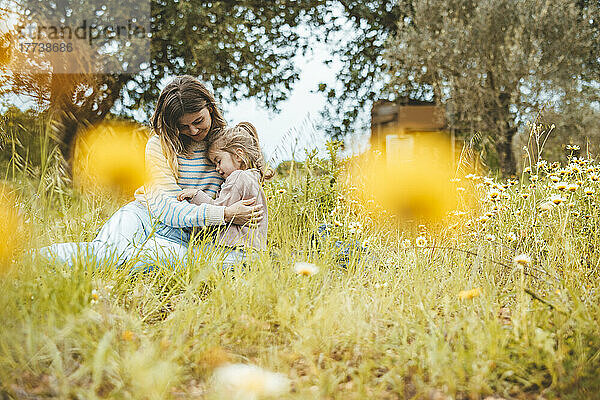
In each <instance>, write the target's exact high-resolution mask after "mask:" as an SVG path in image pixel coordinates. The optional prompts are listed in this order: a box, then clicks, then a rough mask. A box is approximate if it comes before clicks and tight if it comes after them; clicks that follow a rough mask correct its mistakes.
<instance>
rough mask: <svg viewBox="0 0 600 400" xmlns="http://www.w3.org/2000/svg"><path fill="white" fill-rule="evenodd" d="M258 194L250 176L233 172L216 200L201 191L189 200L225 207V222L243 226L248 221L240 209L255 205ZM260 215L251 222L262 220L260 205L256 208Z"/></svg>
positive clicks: (255, 184)
mask: <svg viewBox="0 0 600 400" xmlns="http://www.w3.org/2000/svg"><path fill="white" fill-rule="evenodd" d="M259 192H260V186H259V183H258V182H257V181H256V179H255V178H253V177H252V176H251V173H250V172H248V171H240V170H238V171H234V172H232V173H231V175H230V176H229V177H228V178H227V180H226V181H225V183H224V184H223V186H222V187H221V191H220V192H219V195H218V196H217V198H216V199H212V198H211V197H210V196H209V195H207V194H206V193H204V192H203V191H202V190H198V191H197V192H196V193H195V195H194V196H193V197H192V198H191V200H190V202H191V203H192V204H197V205H201V204H213V205H223V206H227V207H226V209H225V213H224V218H225V221H227V222H230V221H233V223H234V224H238V225H243V224H245V223H246V222H248V221H249V220H250V218H249V217H246V216H245V215H243V209H241V208H240V207H247V206H251V205H253V204H255V203H256V196H257V195H258V193H259ZM256 207H258V210H260V213H257V215H256V216H255V217H254V218H253V221H255V222H259V221H261V220H262V218H263V217H262V214H263V211H262V205H258V206H256Z"/></svg>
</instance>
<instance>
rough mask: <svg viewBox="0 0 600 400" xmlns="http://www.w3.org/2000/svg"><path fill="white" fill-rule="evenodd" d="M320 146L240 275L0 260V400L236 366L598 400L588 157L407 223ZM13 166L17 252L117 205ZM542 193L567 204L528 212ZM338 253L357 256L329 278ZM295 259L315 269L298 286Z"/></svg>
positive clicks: (417, 390) (63, 394) (99, 218)
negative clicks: (439, 218)
mask: <svg viewBox="0 0 600 400" xmlns="http://www.w3.org/2000/svg"><path fill="white" fill-rule="evenodd" d="M330 150H331V156H330V157H329V158H328V159H318V158H317V157H316V155H315V154H314V153H307V154H309V157H308V159H307V160H306V162H304V163H303V164H299V165H298V166H297V168H296V172H297V173H295V174H291V175H287V176H283V177H279V178H277V179H276V180H274V181H272V182H270V183H268V185H267V187H266V192H267V195H268V196H269V199H270V204H269V218H270V226H269V250H270V251H269V252H268V253H265V254H261V255H260V257H259V258H258V259H257V260H255V261H252V262H251V263H250V265H249V266H248V268H246V269H245V270H243V271H236V272H235V273H233V274H223V273H221V272H220V270H219V268H218V266H216V265H213V264H212V263H210V262H208V261H203V260H200V261H197V262H195V263H193V264H191V265H188V267H187V269H185V271H180V272H178V273H174V272H173V271H169V270H162V271H159V272H155V273H150V274H138V275H135V276H131V275H129V274H128V273H127V271H126V270H124V269H117V268H105V269H102V270H97V271H93V269H92V268H91V265H89V262H87V260H80V263H78V264H76V265H75V266H74V267H73V268H69V267H66V266H63V265H57V264H52V263H51V262H48V261H43V260H33V261H32V260H31V257H27V256H20V257H17V258H16V259H14V260H12V261H10V263H9V262H8V261H5V263H4V264H3V271H4V272H3V273H2V275H1V280H0V291H1V292H2V296H1V297H0V320H1V321H2V325H3V326H2V329H1V330H0V392H1V393H2V395H3V397H4V398H50V397H58V398H85V399H90V398H134V399H146V398H147V399H155V398H156V399H161V398H200V399H204V398H206V399H211V398H220V397H219V395H218V394H217V392H216V391H215V388H214V387H213V386H214V385H213V381H212V380H211V376H212V374H213V372H214V371H215V368H217V367H219V366H221V365H223V364H226V363H245V364H255V365H258V366H261V367H263V368H265V369H267V370H270V371H275V372H279V373H283V374H284V375H286V376H287V377H288V378H289V379H290V381H291V388H290V389H291V390H290V391H288V392H286V393H285V394H283V395H281V396H280V397H279V398H286V399H314V398H324V399H362V398H378V399H403V398H417V399H450V398H459V399H484V398H496V399H497V398H506V399H508V398H518V399H540V398H544V399H553V398H561V399H581V398H600V395H599V394H598V393H600V378H599V376H600V330H599V328H598V326H599V324H600V321H599V319H600V297H599V291H598V289H599V279H598V271H599V270H598V264H599V257H598V255H599V253H598V250H597V248H598V246H599V245H600V242H599V239H598V238H599V235H598V223H599V213H598V205H597V202H598V193H600V183H599V181H598V178H597V175H598V174H600V171H599V170H600V168H599V166H598V164H597V163H595V162H594V161H592V160H583V159H573V158H571V159H569V160H568V161H567V162H565V163H564V165H550V164H548V163H543V162H541V163H537V164H534V165H533V166H532V172H526V173H524V174H523V176H522V177H521V178H520V179H519V180H518V181H517V180H510V181H504V182H501V181H498V180H495V179H491V178H487V177H485V178H483V177H477V176H471V177H469V178H465V177H463V178H462V179H461V180H460V181H459V182H455V185H457V186H459V187H463V188H464V189H465V190H464V191H461V192H460V193H461V196H465V197H466V196H471V198H474V199H477V204H476V205H477V207H473V208H469V209H465V210H460V211H466V214H465V215H463V214H462V213H461V212H457V213H455V214H458V215H450V216H448V217H447V218H446V219H445V220H444V221H443V222H442V223H438V224H426V225H424V226H418V225H419V223H418V222H414V221H402V222H398V218H397V217H396V218H394V217H393V216H388V215H387V214H385V213H383V211H382V210H380V209H379V210H377V209H372V208H369V207H365V206H364V204H363V203H362V202H360V201H359V200H357V199H356V196H355V195H354V191H353V188H352V187H349V184H347V183H346V181H345V180H344V178H343V177H344V173H343V171H344V169H345V164H344V162H343V160H339V159H338V158H337V157H336V152H335V149H330ZM299 169H300V170H299ZM19 171H20V172H19ZM27 171H28V169H27V168H22V169H18V171H17V172H16V173H15V172H14V169H13V171H7V173H6V177H7V178H6V188H7V189H5V190H7V191H9V192H10V198H11V199H12V200H13V201H14V202H16V204H18V210H20V211H19V213H18V215H17V219H16V221H20V222H18V223H19V224H20V225H19V229H18V230H16V227H15V226H9V225H10V224H5V225H6V226H5V227H4V228H3V229H4V230H5V235H16V233H15V232H17V231H18V232H20V233H19V235H21V236H19V237H22V238H23V240H22V241H21V242H20V248H18V249H17V248H14V249H12V251H13V252H17V253H19V252H20V251H21V249H22V248H35V247H39V246H43V245H47V244H50V243H56V242H63V241H81V240H90V239H92V238H93V236H94V233H95V232H96V230H97V229H99V228H100V227H101V226H102V224H103V222H104V221H105V220H106V219H107V218H108V217H109V216H110V215H111V214H112V213H113V212H114V211H115V210H116V209H117V208H118V207H119V206H120V205H122V204H123V201H122V200H121V201H119V200H115V199H113V198H111V197H110V196H106V195H104V196H102V195H94V194H91V193H85V194H81V193H80V192H78V191H76V190H75V189H71V188H70V185H69V183H68V182H66V183H65V181H64V180H62V179H60V178H61V176H56V174H58V173H59V172H60V168H54V167H53V166H52V162H50V165H46V166H45V168H44V172H40V173H38V174H37V175H35V174H32V173H29V172H27ZM57 171H58V172H57ZM53 174H54V175H53ZM532 176H534V177H532ZM555 176H556V177H558V178H559V181H560V182H566V183H567V184H576V185H577V187H576V188H575V189H572V191H569V189H568V188H565V189H564V190H559V189H556V188H555V186H556V183H555V182H552V179H555V178H553V177H555ZM535 177H537V179H536V178H535ZM586 188H589V190H588V189H586ZM586 191H587V192H588V193H591V194H586ZM524 193H525V194H526V195H524ZM553 194H554V195H560V196H561V198H562V199H563V200H558V198H555V199H554V200H555V201H556V202H559V203H560V204H558V205H553V206H552V207H550V206H548V207H547V208H548V210H546V211H543V210H541V209H540V205H541V204H545V203H546V202H547V200H548V199H550V196H551V195H553ZM553 204H554V203H553ZM322 223H328V224H330V226H331V229H330V233H329V235H328V236H327V237H326V238H324V239H322V240H321V242H320V246H319V251H316V250H315V247H314V245H311V243H312V242H314V236H313V234H314V232H316V229H317V227H318V226H319V225H320V224H322ZM417 237H422V238H424V239H425V240H426V242H427V243H426V244H425V243H419V244H420V245H421V246H416V245H415V239H416V238H417ZM336 240H342V241H345V242H353V243H354V242H358V243H360V244H361V246H362V245H365V246H366V247H367V249H368V251H359V252H354V253H352V252H351V253H350V254H349V257H348V259H347V260H346V261H347V263H346V266H345V267H341V266H340V265H339V264H340V262H339V259H338V258H339V257H338V256H339V254H337V253H338V250H336V249H337V248H336V245H335V241H336ZM422 241H423V239H420V242H422ZM520 254H526V255H528V256H529V257H531V263H529V264H528V263H525V264H521V265H518V264H515V263H513V259H514V257H515V256H517V255H520ZM296 261H306V262H311V263H314V264H316V265H317V266H318V267H319V272H318V273H316V274H314V275H312V276H302V275H297V274H296V273H294V271H293V266H294V263H295V262H296ZM477 288H479V290H474V291H472V292H465V291H468V290H472V289H477ZM243 398H252V397H251V393H250V394H249V395H248V396H247V397H243Z"/></svg>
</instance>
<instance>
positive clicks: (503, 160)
mask: <svg viewBox="0 0 600 400" xmlns="http://www.w3.org/2000/svg"><path fill="white" fill-rule="evenodd" d="M506 125H507V126H506V128H505V130H504V132H502V134H501V137H500V138H499V140H498V141H497V142H496V151H497V153H498V158H499V161H500V169H501V170H502V174H503V175H504V176H513V175H515V174H516V173H517V164H516V162H515V156H514V153H513V149H512V140H513V138H514V137H515V134H516V133H517V129H516V128H511V127H509V126H508V125H509V123H508V122H507V123H506Z"/></svg>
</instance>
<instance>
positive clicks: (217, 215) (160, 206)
mask: <svg viewBox="0 0 600 400" xmlns="http://www.w3.org/2000/svg"><path fill="white" fill-rule="evenodd" d="M146 168H147V170H148V173H149V176H150V183H149V184H148V185H147V186H146V188H145V194H146V201H147V203H148V207H149V208H150V212H151V213H152V215H153V216H154V217H156V218H158V219H159V220H160V221H161V222H162V223H164V224H165V225H168V226H172V227H175V228H184V227H193V226H208V225H224V224H225V219H224V212H225V207H224V206H223V205H213V204H206V203H204V204H202V205H201V206H196V205H193V204H190V203H188V202H185V201H184V202H180V201H177V194H178V193H179V192H181V187H180V186H179V185H178V184H177V180H176V179H175V176H173V173H172V172H171V169H170V168H169V164H168V162H167V159H166V157H165V156H164V154H163V152H162V148H161V146H160V139H159V138H158V137H156V136H153V137H151V138H150V139H149V140H148V144H147V145H146Z"/></svg>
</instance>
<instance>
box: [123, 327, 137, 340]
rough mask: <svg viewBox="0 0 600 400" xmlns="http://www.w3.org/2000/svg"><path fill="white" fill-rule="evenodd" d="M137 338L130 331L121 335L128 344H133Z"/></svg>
mask: <svg viewBox="0 0 600 400" xmlns="http://www.w3.org/2000/svg"><path fill="white" fill-rule="evenodd" d="M134 337H135V334H134V333H133V332H131V331H129V330H125V331H123V333H121V339H123V340H124V341H126V342H131V341H132V340H133V339H134Z"/></svg>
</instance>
